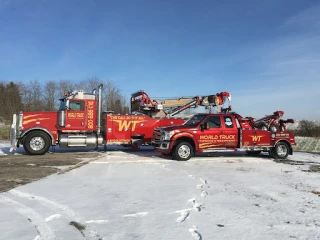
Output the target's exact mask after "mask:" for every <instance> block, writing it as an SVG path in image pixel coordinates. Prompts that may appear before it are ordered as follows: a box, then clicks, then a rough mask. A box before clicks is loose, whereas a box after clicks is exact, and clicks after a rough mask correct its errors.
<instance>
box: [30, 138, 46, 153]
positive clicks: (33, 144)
mask: <svg viewBox="0 0 320 240" xmlns="http://www.w3.org/2000/svg"><path fill="white" fill-rule="evenodd" d="M44 146H45V141H44V139H43V138H42V137H34V138H31V140H30V148H31V149H32V150H33V151H40V150H42V149H43V148H44Z"/></svg>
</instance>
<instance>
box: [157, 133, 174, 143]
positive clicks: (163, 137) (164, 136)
mask: <svg viewBox="0 0 320 240" xmlns="http://www.w3.org/2000/svg"><path fill="white" fill-rule="evenodd" d="M173 134H174V132H173V131H170V132H166V131H163V132H162V133H161V137H160V141H169V140H170V138H171V137H172V136H173Z"/></svg>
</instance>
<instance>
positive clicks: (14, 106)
mask: <svg viewBox="0 0 320 240" xmlns="http://www.w3.org/2000/svg"><path fill="white" fill-rule="evenodd" d="M101 83H102V84H103V89H102V106H103V109H104V110H106V111H113V112H114V113H129V107H128V100H127V99H126V97H125V96H124V95H123V94H122V93H121V89H120V88H119V87H118V86H117V85H116V84H115V82H113V81H110V80H101V79H99V78H89V79H86V80H82V81H79V82H74V81H71V80H69V79H63V80H59V81H47V82H39V81H38V80H32V81H30V82H6V81H0V104H1V105H0V123H1V122H5V123H10V122H11V121H12V115H13V114H14V113H18V112H19V111H35V112H38V111H56V110H58V108H59V104H60V101H59V98H62V97H63V96H64V94H66V93H68V92H72V91H79V90H83V91H84V92H89V93H91V92H92V90H93V89H95V88H97V87H98V86H99V84H101Z"/></svg>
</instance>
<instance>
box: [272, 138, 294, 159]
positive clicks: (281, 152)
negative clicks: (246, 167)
mask: <svg viewBox="0 0 320 240" xmlns="http://www.w3.org/2000/svg"><path fill="white" fill-rule="evenodd" d="M271 151H272V152H271V154H272V157H273V158H274V159H281V160H283V159H286V158H287V157H288V155H289V152H290V148H289V145H288V144H287V143H285V142H278V143H277V144H276V146H275V147H274V148H272V149H271Z"/></svg>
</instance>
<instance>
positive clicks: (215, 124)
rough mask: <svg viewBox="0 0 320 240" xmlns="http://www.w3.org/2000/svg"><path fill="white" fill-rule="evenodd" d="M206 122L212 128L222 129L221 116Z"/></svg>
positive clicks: (209, 118) (213, 117)
mask: <svg viewBox="0 0 320 240" xmlns="http://www.w3.org/2000/svg"><path fill="white" fill-rule="evenodd" d="M206 121H207V122H208V123H209V126H210V128H220V127H221V121H220V116H211V117H208V118H207V120H206Z"/></svg>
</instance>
